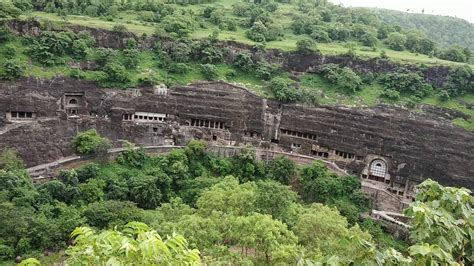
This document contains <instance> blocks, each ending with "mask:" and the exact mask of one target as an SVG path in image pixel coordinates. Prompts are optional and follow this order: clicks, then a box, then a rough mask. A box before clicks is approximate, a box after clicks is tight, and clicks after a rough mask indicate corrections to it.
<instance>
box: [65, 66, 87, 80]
mask: <svg viewBox="0 0 474 266" xmlns="http://www.w3.org/2000/svg"><path fill="white" fill-rule="evenodd" d="M69 76H70V77H71V78H74V79H84V78H85V77H86V75H85V74H84V72H83V71H81V70H80V69H79V68H71V70H70V71H69Z"/></svg>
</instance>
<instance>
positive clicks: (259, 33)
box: [246, 21, 268, 42]
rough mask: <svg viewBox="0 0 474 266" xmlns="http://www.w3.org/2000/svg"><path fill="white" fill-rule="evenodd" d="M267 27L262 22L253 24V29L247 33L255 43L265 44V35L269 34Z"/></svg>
mask: <svg viewBox="0 0 474 266" xmlns="http://www.w3.org/2000/svg"><path fill="white" fill-rule="evenodd" d="M267 31H268V29H267V27H266V26H265V24H263V23H262V22H261V21H256V22H254V23H253V25H252V27H251V28H250V29H249V30H248V31H246V35H247V37H248V38H249V39H250V40H252V41H255V42H264V41H265V34H267Z"/></svg>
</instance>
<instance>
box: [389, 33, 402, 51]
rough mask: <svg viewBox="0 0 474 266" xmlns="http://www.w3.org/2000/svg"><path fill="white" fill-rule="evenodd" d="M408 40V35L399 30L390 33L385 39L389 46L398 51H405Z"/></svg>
mask: <svg viewBox="0 0 474 266" xmlns="http://www.w3.org/2000/svg"><path fill="white" fill-rule="evenodd" d="M406 41H407V37H406V36H405V35H403V34H401V33H398V32H392V33H390V34H389V35H388V37H387V39H386V40H385V42H386V43H387V45H388V47H390V49H393V50H396V51H403V50H404V49H405V43H406Z"/></svg>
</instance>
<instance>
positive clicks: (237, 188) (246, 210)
mask: <svg viewBox="0 0 474 266" xmlns="http://www.w3.org/2000/svg"><path fill="white" fill-rule="evenodd" d="M255 200H256V194H255V184H254V183H244V184H239V181H238V180H237V179H236V178H235V177H233V176H227V177H225V178H224V179H223V180H222V181H221V182H219V183H217V184H215V185H214V186H212V187H210V188H209V189H207V190H206V191H204V192H203V193H202V194H201V196H200V197H199V199H198V201H197V206H198V209H199V212H200V213H202V214H204V215H210V214H211V213H213V212H221V213H227V214H233V215H247V214H250V213H252V212H253V211H254V210H255Z"/></svg>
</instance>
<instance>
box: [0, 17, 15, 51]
mask: <svg viewBox="0 0 474 266" xmlns="http://www.w3.org/2000/svg"><path fill="white" fill-rule="evenodd" d="M0 12H1V11H0ZM12 38H13V33H12V31H11V30H10V29H9V28H7V27H5V26H2V27H0V44H3V43H6V42H8V41H10V40H11V39H12Z"/></svg>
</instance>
